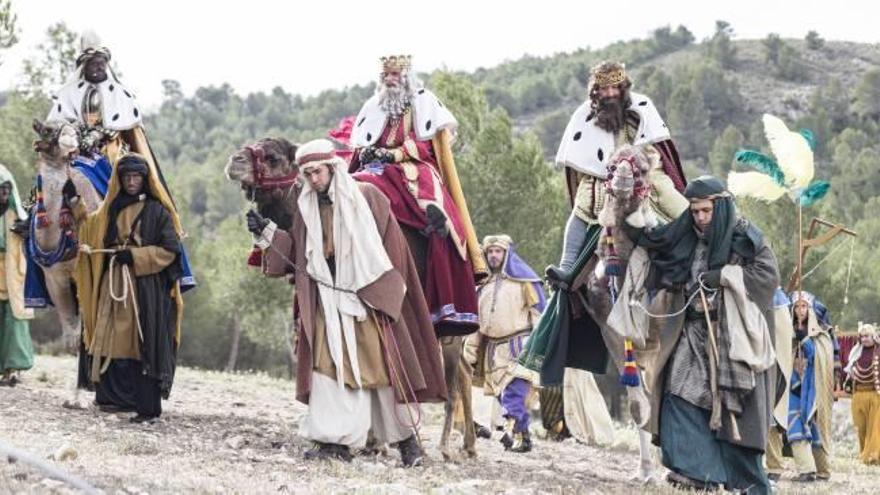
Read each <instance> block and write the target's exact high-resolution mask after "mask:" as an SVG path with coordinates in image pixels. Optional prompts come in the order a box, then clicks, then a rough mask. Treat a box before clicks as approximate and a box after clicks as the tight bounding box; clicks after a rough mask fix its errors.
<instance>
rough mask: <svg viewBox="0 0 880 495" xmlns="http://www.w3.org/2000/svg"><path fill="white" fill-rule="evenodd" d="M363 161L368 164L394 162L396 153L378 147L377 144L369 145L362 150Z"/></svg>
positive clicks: (361, 157) (361, 158)
mask: <svg viewBox="0 0 880 495" xmlns="http://www.w3.org/2000/svg"><path fill="white" fill-rule="evenodd" d="M360 160H361V163H362V164H364V165H366V164H368V163H376V162H378V163H393V162H394V154H393V153H391V152H389V151H387V150H384V149H382V148H377V147H375V146H368V147H366V148H364V149H363V150H362V151H361V155H360Z"/></svg>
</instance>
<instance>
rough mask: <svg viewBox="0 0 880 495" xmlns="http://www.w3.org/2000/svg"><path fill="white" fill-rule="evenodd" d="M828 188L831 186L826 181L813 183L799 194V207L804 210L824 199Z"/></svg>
mask: <svg viewBox="0 0 880 495" xmlns="http://www.w3.org/2000/svg"><path fill="white" fill-rule="evenodd" d="M830 187H831V184H830V183H829V182H828V181H827V180H817V181H813V182H812V183H811V184H810V185H809V186H807V188H806V189H804V190H803V191H802V192H801V194H800V203H801V206H803V207H804V208H807V207H809V206H812V205H813V204H814V203H815V202H816V201H819V200H820V199H822V198H824V197H825V194H827V193H828V189H829V188H830Z"/></svg>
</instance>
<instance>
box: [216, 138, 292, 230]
mask: <svg viewBox="0 0 880 495" xmlns="http://www.w3.org/2000/svg"><path fill="white" fill-rule="evenodd" d="M296 148H297V147H296V145H295V144H292V143H290V142H289V141H287V140H286V139H284V138H264V139H260V140H259V141H257V142H255V143H251V144H246V145H244V146H242V148H241V149H239V150H238V151H236V152H235V153H233V154H232V155H230V156H229V160H228V161H227V162H226V167H225V168H224V172H225V173H226V178H227V179H229V180H231V181H235V182H238V183H239V184H240V185H241V190H242V191H244V193H245V195H246V196H247V197H248V199H250V200H251V201H253V202H255V203H256V204H257V208H258V210H259V211H260V213H261V214H262V215H263V216H265V217H267V218H270V219H272V220H274V221H275V223H277V224H278V225H279V227H281V228H285V229H286V228H287V227H289V225H290V221H291V217H290V212H289V209H290V205H283V204H280V203H281V200H282V199H284V198H285V197H286V196H287V193H288V191H289V190H290V188H291V187H293V185H294V183H295V182H296V180H297V168H296V163H295V162H294V156H295V155H296Z"/></svg>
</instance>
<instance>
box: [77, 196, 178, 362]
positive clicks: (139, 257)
mask: <svg viewBox="0 0 880 495" xmlns="http://www.w3.org/2000/svg"><path fill="white" fill-rule="evenodd" d="M143 208H144V203H143V202H139V203H135V204H133V205H131V206H128V207H127V208H125V209H124V210H122V211H121V212H119V216H118V217H117V218H116V226H117V229H118V232H119V235H118V237H117V239H116V243H115V245H114V246H109V247H108V248H119V249H123V248H124V247H126V248H128V249H131V254H132V257H133V258H134V264H133V265H132V266H131V267H130V270H131V276H132V277H139V276H144V275H153V274H156V273H159V272H161V271H162V270H164V269H165V268H166V267H168V266H169V265H170V264H171V263H172V262H174V259H175V258H176V256H177V254H176V253H173V252H171V251H168V250H167V249H165V248H162V247H159V246H141V245H140V244H141V237H140V229H137V232H135V233H134V236H133V237H134V239H133V241H134V243H133V244H132V243H130V242H128V236H129V233H130V232H131V227H132V224H133V223H134V221H135V219H136V218H137V216H138V214H140V212H141V210H143ZM111 279H112V287H113V294H115V295H116V296H122V294H123V291H124V290H125V289H123V287H124V286H125V284H124V280H123V270H122V267H121V266H120V265H115V266H114V269H113V271H112V272H111V271H110V270H109V269H107V270H105V271H104V276H103V277H102V278H101V292H100V294H101V295H100V298H99V301H98V315H97V320H96V324H95V336H94V339H93V340H92V342H90V343H89V354H91V355H93V356H100V357H102V358H106V357H109V358H113V359H140V336H139V335H138V326H137V317H136V315H135V306H136V303H137V293H136V290H137V286H136V284H133V285H132V286H130V287H128V289H127V291H128V292H127V294H128V296H127V297H126V298H125V300H124V301H115V300H114V299H113V297H111V291H110V287H111ZM132 282H134V280H132Z"/></svg>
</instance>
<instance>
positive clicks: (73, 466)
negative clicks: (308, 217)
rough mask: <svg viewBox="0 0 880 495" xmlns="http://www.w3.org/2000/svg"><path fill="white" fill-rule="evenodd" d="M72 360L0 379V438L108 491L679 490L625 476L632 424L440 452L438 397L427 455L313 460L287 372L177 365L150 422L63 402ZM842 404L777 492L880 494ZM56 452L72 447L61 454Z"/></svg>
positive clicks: (12, 489)
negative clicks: (281, 375)
mask: <svg viewBox="0 0 880 495" xmlns="http://www.w3.org/2000/svg"><path fill="white" fill-rule="evenodd" d="M74 368H75V363H74V360H73V358H70V357H67V358H64V357H49V356H38V357H37V361H36V366H35V367H34V369H32V370H30V371H29V372H28V373H27V374H25V375H24V382H23V383H22V384H20V385H18V386H17V387H15V388H0V443H3V444H6V445H8V446H12V447H15V448H18V449H22V450H26V451H28V452H30V453H32V454H34V455H35V456H37V457H39V458H41V459H44V460H46V462H47V463H50V464H53V465H55V466H57V467H59V468H61V469H63V470H64V471H66V472H68V473H71V474H74V475H76V476H79V477H81V478H83V479H85V480H86V481H88V482H89V483H91V484H92V485H93V486H95V487H96V488H98V489H100V490H102V491H104V492H106V493H118V494H142V493H150V494H154V493H322V494H323V493H376V494H378V493H382V494H386V493H390V494H403V493H432V494H453V493H455V494H458V493H463V494H470V493H613V494H618V493H676V491H675V490H672V489H670V488H668V487H666V486H665V484H663V483H660V484H656V485H641V484H637V483H634V482H630V481H629V478H630V476H631V475H632V474H633V473H634V472H635V470H636V466H637V462H638V450H637V441H636V438H637V437H636V433H635V431H633V430H632V429H627V428H624V427H618V431H616V439H615V442H614V444H613V445H610V446H605V447H592V446H586V445H581V444H578V443H577V442H575V441H573V440H570V439H569V440H566V441H564V442H561V443H556V442H549V441H545V440H542V439H541V438H536V439H535V442H534V443H535V445H534V450H533V451H532V452H530V453H528V454H510V453H506V452H505V451H504V449H503V448H502V446H501V445H500V444H499V443H498V441H497V438H493V439H492V440H480V441H479V443H478V445H477V448H478V452H479V457H478V458H477V459H473V460H466V459H462V460H460V462H455V463H453V462H450V463H444V462H443V461H442V458H441V456H440V453H439V451H438V450H437V441H438V439H439V436H440V425H441V419H442V415H441V414H442V410H441V408H440V407H439V406H436V405H431V406H426V407H425V408H424V427H423V429H422V438H423V440H424V442H425V447H426V450H427V454H428V458H427V459H426V462H425V466H424V467H420V468H415V469H410V470H407V469H402V468H400V467H399V463H400V459H399V456H398V454H397V451H396V449H390V451H389V452H388V453H387V455H380V456H378V457H358V458H357V459H355V461H353V462H352V463H350V464H347V463H341V462H336V461H333V462H307V461H305V460H303V452H304V451H305V450H306V449H308V448H309V447H310V444H309V443H308V442H307V441H305V440H303V439H302V438H300V437H298V436H297V423H298V421H299V419H300V417H301V416H302V415H303V414H304V413H305V406H303V405H302V404H299V403H297V402H295V401H294V400H293V384H292V383H291V382H290V381H286V380H278V379H274V378H270V377H268V376H266V375H262V374H226V373H218V372H212V371H201V370H195V369H188V368H181V369H179V373H178V376H177V380H176V383H175V388H174V391H173V394H172V397H171V399H170V400H168V401H166V402H165V403H164V407H165V413H164V414H163V416H162V420H161V421H160V422H159V423H157V424H155V425H152V426H144V425H133V424H131V423H129V422H128V420H127V419H128V416H129V415H128V414H125V415H123V414H105V413H101V412H98V411H97V410H94V409H93V408H90V409H87V410H70V409H65V408H62V407H61V404H62V403H63V402H64V400H65V399H69V398H71V397H72V395H73V392H72V383H73V376H74ZM84 398H87V399H88V400H89V401H90V400H91V397H90V396H86V397H84ZM475 399H477V401H478V410H477V416H478V419H487V416H488V407H489V403H488V401H486V400H485V399H484V398H483V397H482V396H481V395H478V394H475ZM835 414H836V423H837V428H836V429H837V433H836V437H838V438H837V439H836V440H837V441H836V443H835V448H834V453H835V456H834V461H833V465H834V469H835V472H834V476H833V478H832V481H831V482H827V483H819V484H813V485H796V484H793V483H791V482H789V481H785V480H783V481H782V482H781V483H780V484H779V486H778V493H817V494H818V493H821V494H823V495H824V494H829V493H846V494H854V493H878V490H880V468H878V467H871V468H869V467H867V466H863V465H861V464H860V463H859V462H858V460H857V459H856V453H855V451H856V447H855V439H854V436H853V435H852V433H851V432H850V431H849V425H850V421H849V404H848V402H847V401H842V402H840V403H838V404H836V406H835ZM535 434H536V437H540V436H541V434H542V432H541V431H540V428H538V431H536V432H535ZM495 435H496V437H497V433H496V434H495ZM454 440H455V441H456V442H457V444H460V437H455V438H454ZM60 450H67V451H68V452H74V451H75V454H76V455H75V458H68V459H65V460H63V461H56V460H54V459H53V458H52V457H53V455H54V454H55V453H56V452H59V451H60ZM662 475H663V472H662V469H659V470H658V476H659V477H661V478H662ZM74 492H76V490H73V489H71V488H69V487H68V486H67V485H65V484H63V483H60V482H58V481H55V480H52V479H49V478H47V477H46V475H45V474H43V473H42V472H40V471H39V470H37V469H35V468H33V467H30V466H28V465H26V464H25V463H22V462H16V463H8V462H6V461H5V460H4V461H3V462H0V493H74Z"/></svg>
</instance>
